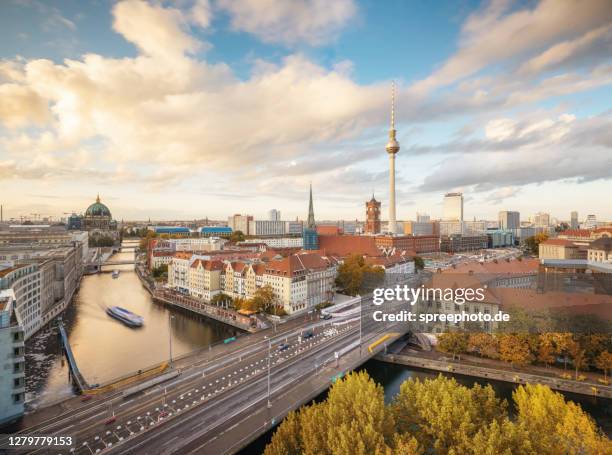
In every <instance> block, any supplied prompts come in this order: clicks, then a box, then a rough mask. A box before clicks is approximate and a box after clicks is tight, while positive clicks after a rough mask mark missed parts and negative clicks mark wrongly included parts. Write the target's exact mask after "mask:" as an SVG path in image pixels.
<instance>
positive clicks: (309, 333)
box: [303, 330, 314, 340]
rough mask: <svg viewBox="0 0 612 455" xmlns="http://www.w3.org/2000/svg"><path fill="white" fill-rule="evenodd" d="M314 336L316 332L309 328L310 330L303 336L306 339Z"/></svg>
mask: <svg viewBox="0 0 612 455" xmlns="http://www.w3.org/2000/svg"><path fill="white" fill-rule="evenodd" d="M313 336H314V333H313V332H312V330H309V331H308V332H306V333H305V334H304V336H303V339H304V340H307V339H308V338H312V337H313Z"/></svg>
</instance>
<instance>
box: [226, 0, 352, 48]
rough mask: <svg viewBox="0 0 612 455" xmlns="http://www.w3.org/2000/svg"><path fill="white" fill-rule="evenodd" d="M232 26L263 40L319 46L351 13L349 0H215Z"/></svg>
mask: <svg viewBox="0 0 612 455" xmlns="http://www.w3.org/2000/svg"><path fill="white" fill-rule="evenodd" d="M217 5H218V7H219V8H220V9H221V10H223V11H225V12H227V13H228V14H229V16H230V23H231V27H232V29H234V30H236V31H241V32H247V33H251V34H253V35H255V36H257V37H258V38H259V39H261V40H262V41H264V42H266V43H280V44H284V45H287V46H294V45H296V44H301V43H307V44H310V45H313V46H319V45H322V44H324V43H326V42H329V41H330V40H332V39H333V38H334V37H335V36H336V34H337V33H338V31H339V30H340V29H341V28H342V27H343V26H344V25H346V23H347V22H348V21H349V20H350V19H351V18H352V17H353V16H354V15H355V13H356V11H357V7H356V5H355V3H354V2H353V0H334V1H328V0H218V1H217Z"/></svg>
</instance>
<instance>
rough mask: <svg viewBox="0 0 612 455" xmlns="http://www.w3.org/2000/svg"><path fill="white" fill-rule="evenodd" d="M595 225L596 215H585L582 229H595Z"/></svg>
mask: <svg viewBox="0 0 612 455" xmlns="http://www.w3.org/2000/svg"><path fill="white" fill-rule="evenodd" d="M596 227H597V217H596V216H595V215H587V217H586V221H585V222H584V226H583V229H595V228H596Z"/></svg>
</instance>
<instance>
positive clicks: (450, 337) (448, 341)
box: [437, 332, 468, 360]
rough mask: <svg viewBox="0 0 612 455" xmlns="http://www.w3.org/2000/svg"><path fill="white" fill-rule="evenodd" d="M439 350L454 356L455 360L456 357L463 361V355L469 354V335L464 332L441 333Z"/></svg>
mask: <svg viewBox="0 0 612 455" xmlns="http://www.w3.org/2000/svg"><path fill="white" fill-rule="evenodd" d="M437 348H438V350H440V351H442V352H446V353H448V354H452V355H453V360H455V356H459V359H461V354H463V353H465V352H467V349H468V334H467V333H464V332H446V333H441V334H440V335H438V344H437Z"/></svg>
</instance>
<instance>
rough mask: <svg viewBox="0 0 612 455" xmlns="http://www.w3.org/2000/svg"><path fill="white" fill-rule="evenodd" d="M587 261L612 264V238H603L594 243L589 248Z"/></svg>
mask: <svg viewBox="0 0 612 455" xmlns="http://www.w3.org/2000/svg"><path fill="white" fill-rule="evenodd" d="M587 259H588V260H589V261H592V262H612V238H610V237H602V238H600V239H597V240H595V241H593V242H592V243H591V244H590V245H589V247H588V250H587Z"/></svg>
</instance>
